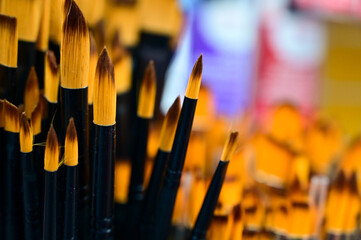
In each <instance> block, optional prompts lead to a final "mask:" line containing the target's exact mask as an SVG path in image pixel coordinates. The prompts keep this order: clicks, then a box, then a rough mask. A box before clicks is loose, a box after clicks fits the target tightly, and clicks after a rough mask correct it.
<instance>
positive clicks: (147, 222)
mask: <svg viewBox="0 0 361 240" xmlns="http://www.w3.org/2000/svg"><path fill="white" fill-rule="evenodd" d="M168 157H169V152H165V151H162V150H160V149H158V152H157V156H156V157H155V160H154V166H153V171H152V175H151V177H150V180H149V184H148V188H147V190H146V193H145V197H144V201H143V206H142V216H141V221H140V226H139V231H137V232H139V235H140V238H139V239H147V238H148V236H149V235H150V234H151V231H152V223H153V220H154V215H155V208H154V206H156V205H157V202H158V198H159V193H160V188H161V183H162V181H163V179H164V174H165V168H166V165H167V162H168Z"/></svg>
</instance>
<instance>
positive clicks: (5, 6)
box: [1, 0, 43, 104]
mask: <svg viewBox="0 0 361 240" xmlns="http://www.w3.org/2000/svg"><path fill="white" fill-rule="evenodd" d="M42 2H43V1H42V0H16V1H14V0H2V1H1V12H2V13H4V14H6V15H9V16H14V17H16V19H17V23H18V30H19V41H18V70H17V93H16V102H15V103H16V104H20V103H22V101H23V96H24V89H25V82H26V79H27V76H28V74H29V71H30V67H31V66H33V65H34V64H35V42H36V38H37V36H38V32H39V27H40V18H41V10H42Z"/></svg>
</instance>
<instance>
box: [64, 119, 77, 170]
mask: <svg viewBox="0 0 361 240" xmlns="http://www.w3.org/2000/svg"><path fill="white" fill-rule="evenodd" d="M64 164H65V165H66V166H70V167H72V166H76V165H78V136H77V133H76V128H75V124H74V119H73V118H70V120H69V124H68V127H67V129H66V136H65V146H64Z"/></svg>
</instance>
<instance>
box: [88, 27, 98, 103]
mask: <svg viewBox="0 0 361 240" xmlns="http://www.w3.org/2000/svg"><path fill="white" fill-rule="evenodd" d="M89 36H90V39H89V40H90V58H89V77H88V79H89V80H88V104H89V105H91V104H93V95H94V78H95V71H96V68H97V61H98V53H97V46H96V43H95V39H94V36H93V34H92V33H90V35H89Z"/></svg>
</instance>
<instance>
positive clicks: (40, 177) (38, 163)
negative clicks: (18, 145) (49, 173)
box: [33, 134, 45, 226]
mask: <svg viewBox="0 0 361 240" xmlns="http://www.w3.org/2000/svg"><path fill="white" fill-rule="evenodd" d="M42 143H44V139H43V136H42V134H38V135H35V136H34V146H33V158H34V159H33V162H34V168H35V173H36V178H37V183H38V195H39V205H40V206H41V207H40V216H43V210H44V208H43V206H44V179H45V178H44V152H45V146H44V145H40V144H42ZM35 144H36V145H35ZM42 221H43V219H42V217H40V223H42ZM40 226H41V224H40Z"/></svg>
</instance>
